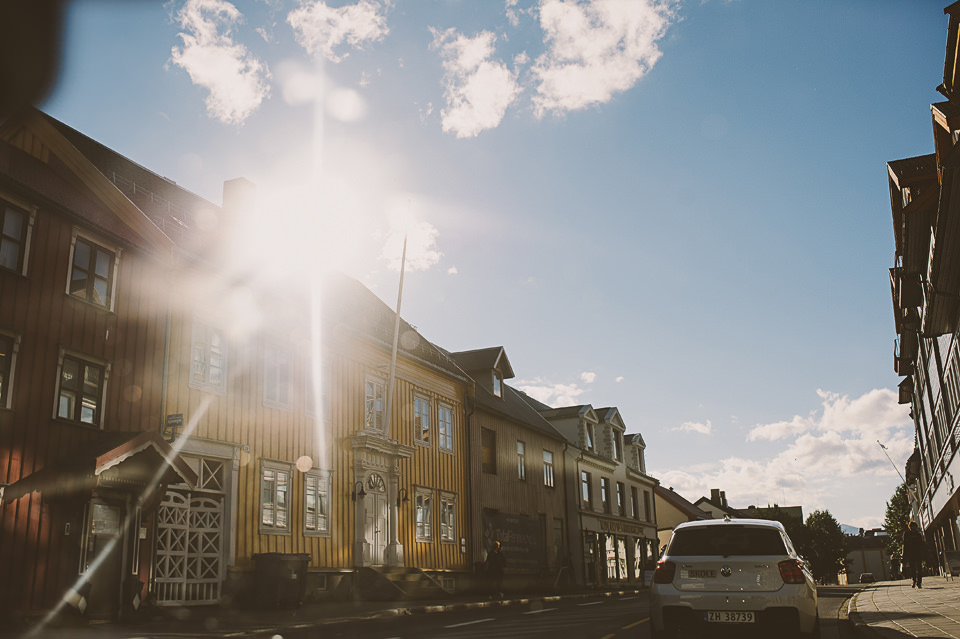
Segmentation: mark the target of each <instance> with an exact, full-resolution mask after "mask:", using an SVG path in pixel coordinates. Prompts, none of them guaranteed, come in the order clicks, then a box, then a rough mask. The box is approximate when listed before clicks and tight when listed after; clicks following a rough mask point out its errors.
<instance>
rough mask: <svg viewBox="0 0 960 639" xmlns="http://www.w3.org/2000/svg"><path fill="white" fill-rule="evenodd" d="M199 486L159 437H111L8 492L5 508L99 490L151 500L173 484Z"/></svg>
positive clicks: (112, 434)
mask: <svg viewBox="0 0 960 639" xmlns="http://www.w3.org/2000/svg"><path fill="white" fill-rule="evenodd" d="M180 482H183V483H186V484H187V485H189V486H195V485H196V483H197V475H196V473H195V472H194V471H193V469H191V468H190V466H189V465H188V464H187V462H186V461H185V460H184V459H183V458H182V457H180V455H178V454H177V451H175V450H174V449H173V448H172V447H171V446H170V444H168V443H167V442H166V441H164V440H163V438H162V437H161V436H160V434H159V433H155V432H139V433H131V432H125V431H105V432H102V433H99V434H98V436H97V437H96V439H94V440H92V441H90V442H88V443H86V444H83V445H81V446H79V447H78V448H77V449H76V450H75V451H74V452H73V453H72V454H71V455H70V456H69V457H65V458H63V459H60V460H58V461H55V462H53V463H50V464H48V465H46V466H44V467H43V468H41V469H40V470H38V471H36V472H34V473H32V474H30V475H27V476H26V477H24V478H22V479H21V480H19V481H17V482H14V483H13V484H10V485H9V486H7V487H6V488H5V489H4V490H3V492H2V493H0V502H3V503H7V502H11V501H15V500H17V499H20V498H21V497H23V496H24V495H26V494H28V493H32V492H34V491H39V492H42V493H43V494H44V496H45V497H46V498H54V499H55V498H61V497H73V496H77V495H79V494H82V493H89V492H90V491H92V490H94V489H98V488H99V489H113V490H114V491H118V492H127V493H136V494H139V495H140V496H141V498H143V499H144V500H146V498H147V496H148V495H151V496H152V495H156V494H157V493H158V492H162V491H157V490H156V489H157V488H159V487H161V486H166V485H168V484H171V483H180Z"/></svg>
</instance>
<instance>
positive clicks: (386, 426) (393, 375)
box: [383, 233, 407, 438]
mask: <svg viewBox="0 0 960 639" xmlns="http://www.w3.org/2000/svg"><path fill="white" fill-rule="evenodd" d="M406 265H407V234H406V233H404V234H403V253H401V255H400V286H399V287H398V290H397V316H396V317H395V318H394V321H393V352H392V353H391V354H390V377H389V379H388V381H387V414H386V415H385V416H384V419H383V436H384V437H387V438H389V437H390V414H391V412H392V410H393V386H394V384H395V383H396V380H397V350H398V348H399V346H400V302H401V301H402V300H403V273H404V271H405V270H406Z"/></svg>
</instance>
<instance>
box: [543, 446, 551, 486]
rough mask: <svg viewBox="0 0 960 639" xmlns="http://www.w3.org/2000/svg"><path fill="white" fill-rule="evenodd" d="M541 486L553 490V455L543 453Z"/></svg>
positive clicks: (548, 452)
mask: <svg viewBox="0 0 960 639" xmlns="http://www.w3.org/2000/svg"><path fill="white" fill-rule="evenodd" d="M543 485H544V486H549V487H551V488H553V453H551V452H550V451H549V450H545V451H543Z"/></svg>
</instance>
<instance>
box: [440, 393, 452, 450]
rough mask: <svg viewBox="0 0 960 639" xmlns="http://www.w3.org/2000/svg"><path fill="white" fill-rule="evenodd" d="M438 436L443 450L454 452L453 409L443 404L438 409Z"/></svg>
mask: <svg viewBox="0 0 960 639" xmlns="http://www.w3.org/2000/svg"><path fill="white" fill-rule="evenodd" d="M437 436H438V439H439V440H440V448H441V450H446V451H450V452H453V409H452V408H451V407H449V406H445V405H443V404H440V408H439V410H438V416H437Z"/></svg>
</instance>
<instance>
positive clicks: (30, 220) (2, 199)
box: [0, 193, 73, 276]
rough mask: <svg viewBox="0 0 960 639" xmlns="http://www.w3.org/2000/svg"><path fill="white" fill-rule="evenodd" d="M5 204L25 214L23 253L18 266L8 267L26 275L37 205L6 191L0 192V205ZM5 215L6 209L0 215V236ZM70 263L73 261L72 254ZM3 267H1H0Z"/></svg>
mask: <svg viewBox="0 0 960 639" xmlns="http://www.w3.org/2000/svg"><path fill="white" fill-rule="evenodd" d="M7 205H9V206H11V207H13V208H14V209H17V210H18V211H19V212H20V213H25V214H26V219H25V220H24V222H25V224H26V229H25V230H24V233H23V244H22V248H23V255H21V256H20V267H19V268H18V269H9V270H11V271H12V272H14V273H17V274H18V275H23V276H26V274H27V266H28V264H29V262H30V239H31V238H32V237H33V225H34V224H35V223H36V220H37V208H38V207H37V206H36V205H29V204H27V203H25V202H22V201H19V200H18V199H17V198H13V197H10V196H9V195H7V194H6V193H0V206H4V207H6V206H7ZM5 217H6V211H5V210H4V211H3V215H2V216H0V236H2V234H3V227H2V224H3V219H4V218H5ZM70 263H71V264H72V263H73V260H72V256H71V260H70ZM0 268H3V267H0Z"/></svg>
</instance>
